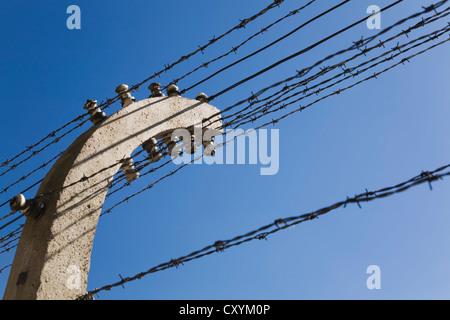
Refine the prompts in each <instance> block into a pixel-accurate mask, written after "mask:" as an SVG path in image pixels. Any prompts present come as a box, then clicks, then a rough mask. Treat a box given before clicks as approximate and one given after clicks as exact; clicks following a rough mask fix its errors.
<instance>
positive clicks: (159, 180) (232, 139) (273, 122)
mask: <svg viewBox="0 0 450 320" xmlns="http://www.w3.org/2000/svg"><path fill="white" fill-rule="evenodd" d="M447 31H448V30H447ZM429 41H431V39H429ZM447 41H450V37H449V38H448V39H446V40H444V41H441V42H439V43H437V44H435V45H432V46H430V47H428V48H426V49H424V50H422V51H420V52H417V53H415V54H413V55H410V56H409V57H407V58H404V59H402V61H400V62H398V63H396V64H394V65H391V66H390V67H388V68H386V69H384V70H382V71H379V72H377V73H375V74H374V75H371V76H370V77H367V78H365V79H363V80H360V81H358V82H356V83H354V84H352V85H350V86H348V87H345V88H343V89H340V92H339V93H341V92H344V91H346V90H348V89H350V88H353V87H354V86H356V85H359V84H361V83H364V82H366V81H369V80H371V79H374V78H376V77H377V76H378V75H381V74H383V73H385V72H387V71H389V70H391V69H393V68H395V67H397V66H399V65H400V64H402V65H403V64H404V63H405V62H406V61H410V60H412V59H413V58H415V57H416V56H418V55H421V54H423V53H425V52H427V51H429V50H431V49H433V48H435V47H437V46H439V45H442V44H444V43H446V42H447ZM405 51H406V50H405ZM390 60H391V59H389V60H388V61H390ZM362 72H363V71H361V73H362ZM336 94H338V93H337V91H335V92H333V93H330V94H328V95H326V96H324V97H322V98H320V99H317V100H315V101H313V102H311V103H309V104H308V105H305V106H301V107H300V108H298V109H295V110H293V111H291V112H289V113H287V114H284V115H283V116H281V117H279V118H278V119H272V120H271V121H270V122H267V123H264V124H262V125H259V126H257V127H256V128H253V129H251V131H255V130H258V129H261V128H263V127H266V126H268V125H271V124H272V125H275V124H276V123H278V122H279V121H280V120H283V119H284V118H286V117H288V116H291V115H293V114H295V113H297V112H301V111H302V110H304V109H306V108H309V107H310V106H312V105H314V104H316V103H318V102H320V101H322V100H324V99H326V98H329V97H331V96H334V95H336ZM281 109H284V106H282V107H281V108H278V110H281ZM248 133H249V132H248V131H247V132H243V133H240V134H237V135H235V136H233V138H231V139H230V140H227V141H226V142H225V143H221V144H218V145H217V146H216V149H217V148H221V147H223V146H224V145H226V144H227V143H230V142H233V141H234V139H236V137H238V136H241V135H246V134H248ZM201 157H203V155H200V156H198V157H195V158H194V159H193V160H191V161H188V162H186V163H184V164H182V165H181V166H180V167H178V168H177V169H176V170H174V171H171V172H170V173H168V174H166V175H164V176H162V177H161V178H159V179H158V180H156V181H155V182H153V183H151V184H149V185H147V186H146V187H144V188H143V189H141V190H139V191H138V192H135V193H133V194H131V195H129V196H127V197H126V198H124V199H123V200H121V201H119V202H117V203H116V204H114V205H113V206H111V207H110V208H109V209H107V210H105V211H104V212H103V213H102V214H101V216H103V215H105V214H108V213H110V212H111V211H112V210H113V209H114V208H116V207H118V206H119V205H121V204H123V203H125V202H128V201H129V200H130V199H132V198H134V197H136V196H138V195H140V194H141V193H143V192H144V191H146V190H149V189H151V188H153V187H154V186H155V185H156V184H157V183H159V182H161V181H163V180H165V179H166V178H168V177H171V176H173V175H174V174H175V173H177V172H178V171H180V170H181V169H182V168H184V167H186V166H187V165H189V164H191V163H193V162H194V161H196V160H198V159H200V158H201Z"/></svg>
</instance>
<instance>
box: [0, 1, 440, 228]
mask: <svg viewBox="0 0 450 320" xmlns="http://www.w3.org/2000/svg"><path fill="white" fill-rule="evenodd" d="M446 1H447V0H444V1H441V2H440V3H438V4H437V5H435V8H437V7H439V6H440V5H442V4H443V3H445V2H446ZM346 2H347V1H344V2H342V3H340V4H338V5H337V6H335V7H333V8H331V9H329V10H327V11H325V12H323V13H322V14H320V15H318V16H316V17H314V18H313V19H310V20H308V22H306V23H305V24H303V25H302V26H304V25H306V24H308V23H310V22H311V21H314V20H316V19H317V18H318V17H320V16H322V15H324V14H326V13H328V12H331V11H333V10H335V9H336V8H337V7H339V6H341V5H343V4H345V3H346ZM309 4H311V2H310V3H308V4H307V5H309ZM396 4H397V3H393V4H391V5H389V6H388V7H385V8H383V9H382V11H383V10H387V9H389V8H391V7H392V6H394V5H396ZM307 5H305V6H307ZM305 6H303V7H301V8H299V9H297V10H294V11H291V13H293V14H295V13H297V12H298V11H299V10H300V9H302V8H304V7H305ZM424 11H426V12H428V10H427V9H426V8H425V9H424ZM285 17H286V16H285ZM405 20H406V19H405ZM278 21H279V20H278ZM302 26H301V27H302ZM350 27H351V26H350ZM298 29H299V28H297V29H295V30H294V31H296V30H298ZM346 29H347V28H346ZM386 30H390V28H387V29H386ZM291 33H292V31H291ZM291 33H289V34H291ZM289 34H288V35H289ZM335 35H336V34H335ZM285 36H287V35H285ZM285 36H283V37H285ZM283 37H282V38H283ZM331 37H333V35H332V36H330V37H329V38H331ZM282 38H279V39H278V40H280V39H282ZM278 40H277V41H278ZM320 43H322V41H320ZM215 96H217V94H216V95H215ZM86 121H87V120H86ZM58 139H59V138H58ZM54 141H55V140H54ZM41 150H42V149H41ZM49 163H50V161H49V162H47V163H45V164H44V165H42V166H40V167H39V168H37V169H36V170H39V169H42V168H44V167H45V166H46V165H48V164H49ZM36 170H33V172H35V171H36ZM30 174H31V173H30ZM30 174H28V175H25V176H23V177H21V178H20V179H19V180H17V181H15V182H14V183H13V185H14V184H17V183H18V182H21V181H23V180H25V179H26V177H28V176H29V175H30ZM9 187H10V186H9ZM9 187H7V188H5V189H6V190H7V189H8V188H9ZM3 205H4V204H3ZM0 220H1V219H0Z"/></svg>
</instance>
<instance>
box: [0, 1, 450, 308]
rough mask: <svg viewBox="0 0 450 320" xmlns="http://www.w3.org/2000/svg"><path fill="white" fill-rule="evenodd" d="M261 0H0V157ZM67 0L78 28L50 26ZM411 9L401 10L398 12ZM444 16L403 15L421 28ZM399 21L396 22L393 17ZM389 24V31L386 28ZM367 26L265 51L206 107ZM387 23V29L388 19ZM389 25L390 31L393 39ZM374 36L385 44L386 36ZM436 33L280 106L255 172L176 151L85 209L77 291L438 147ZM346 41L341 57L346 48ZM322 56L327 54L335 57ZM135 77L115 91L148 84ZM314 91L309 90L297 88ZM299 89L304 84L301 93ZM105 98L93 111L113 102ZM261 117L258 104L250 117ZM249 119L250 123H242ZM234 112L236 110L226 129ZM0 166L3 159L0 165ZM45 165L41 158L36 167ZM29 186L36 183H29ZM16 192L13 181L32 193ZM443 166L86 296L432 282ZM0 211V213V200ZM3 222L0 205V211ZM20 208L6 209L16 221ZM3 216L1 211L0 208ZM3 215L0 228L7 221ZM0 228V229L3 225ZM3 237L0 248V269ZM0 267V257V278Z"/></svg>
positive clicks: (443, 129) (443, 80)
mask: <svg viewBox="0 0 450 320" xmlns="http://www.w3.org/2000/svg"><path fill="white" fill-rule="evenodd" d="M338 2H340V1H329V0H317V1H316V2H315V3H314V4H312V5H311V6H310V7H308V8H307V9H305V11H304V12H303V13H301V14H298V15H296V16H294V17H292V18H290V19H287V20H286V21H285V22H283V23H281V24H279V25H277V26H276V27H274V28H273V29H271V30H270V31H269V32H267V33H265V34H264V35H263V36H260V37H257V38H256V39H254V40H252V41H251V42H249V43H248V44H247V45H246V46H244V47H243V48H242V50H239V51H238V54H237V55H234V54H233V55H230V56H229V57H228V58H227V59H224V60H222V61H221V62H219V63H217V64H215V65H210V67H209V68H208V69H203V70H201V71H199V72H197V73H195V74H194V75H192V76H191V77H188V78H186V79H185V80H184V81H182V82H180V84H179V86H180V88H183V87H187V86H189V85H190V84H193V83H195V82H196V81H198V80H200V79H202V78H204V77H206V76H207V75H209V74H210V73H212V72H213V71H214V70H217V69H218V68H220V67H221V66H225V65H227V64H228V63H231V62H232V61H234V60H235V59H237V58H239V57H242V56H244V54H247V53H250V52H252V51H254V50H256V49H258V48H260V47H261V46H263V45H265V44H267V43H269V42H270V41H272V40H274V39H276V38H278V37H280V36H281V35H283V34H285V33H287V32H288V31H290V30H291V29H293V28H295V27H297V26H298V25H299V24H301V23H303V22H304V21H306V20H307V19H309V18H311V17H313V16H315V15H317V14H318V13H320V12H322V11H324V10H325V9H327V8H329V7H331V4H332V3H338ZM391 2H393V1H387V0H377V1H366V0H353V1H350V3H348V4H346V5H344V6H343V7H341V8H340V9H338V10H336V12H335V13H333V14H331V15H329V16H326V17H324V18H322V19H320V20H319V21H317V22H315V23H313V24H311V25H310V26H308V27H306V28H305V29H303V31H301V32H298V33H296V34H295V35H293V36H292V37H290V38H288V39H286V40H284V41H282V42H280V43H279V44H277V45H276V46H275V47H273V48H271V49H270V50H267V52H264V53H262V54H260V55H257V56H256V57H254V58H252V59H250V60H248V61H246V62H244V63H242V64H240V65H239V66H237V67H234V68H231V69H230V70H228V71H226V72H224V73H223V74H221V75H220V76H217V77H215V78H213V79H211V80H210V81H208V82H205V83H204V84H202V85H201V86H199V87H198V88H195V89H194V90H193V91H191V92H188V93H186V96H187V97H191V98H194V97H195V95H196V93H197V92H199V91H203V92H205V93H207V94H209V95H211V94H213V93H215V92H218V91H220V90H221V89H223V88H225V87H227V86H228V85H231V84H232V83H234V82H236V81H238V80H240V79H242V78H244V77H246V76H248V75H250V74H252V73H254V72H256V71H258V70H260V69H262V68H264V67H265V66H267V65H268V64H271V63H273V62H276V61H278V60H279V59H281V58H283V57H285V56H287V55H290V54H291V53H293V52H296V51H298V50H300V49H302V48H304V47H306V46H308V45H310V44H312V43H314V42H315V41H317V40H319V39H321V38H323V37H325V36H327V35H329V34H331V33H333V32H335V31H336V30H338V29H340V28H342V27H344V26H347V25H348V24H350V23H352V22H354V21H356V20H358V19H360V18H362V17H364V16H365V15H366V9H367V7H368V6H369V5H372V4H376V5H379V6H380V7H383V6H385V5H387V4H389V3H391ZM269 3H271V1H261V0H259V1H257V0H246V1H238V0H229V1H206V0H192V1H179V0H178V1H142V0H132V1H115V0H113V1H108V2H104V1H103V2H100V1H95V2H94V1H85V0H76V1H49V0H45V1H39V2H37V1H25V0H23V1H2V5H1V8H0V42H1V43H2V46H1V50H0V61H1V62H0V95H1V97H2V100H1V101H2V102H1V111H2V119H1V124H2V125H1V126H0V136H1V137H2V139H1V142H0V148H1V149H0V151H1V152H0V154H1V158H0V162H2V161H4V160H5V159H7V158H10V157H12V156H14V155H15V154H17V153H18V152H20V151H22V150H23V149H24V148H25V147H26V146H27V145H30V144H32V143H34V142H36V141H37V140H39V139H41V138H43V137H44V136H45V135H47V134H48V133H49V132H50V131H51V130H53V129H56V128H58V127H59V126H61V125H63V124H64V123H66V122H68V121H70V120H71V119H73V118H74V117H76V116H78V115H80V114H81V113H83V111H84V110H83V109H82V107H83V104H84V102H85V101H86V99H97V100H99V101H101V100H104V99H105V98H112V97H114V96H115V92H114V90H115V88H116V86H118V85H119V84H121V83H126V84H129V85H132V84H135V83H138V82H140V81H141V80H143V79H145V78H147V77H148V76H149V75H151V74H153V73H154V72H156V71H159V70H160V69H162V68H163V67H164V64H167V63H171V62H173V61H175V60H178V58H179V57H181V56H182V55H185V54H187V53H189V52H191V51H193V50H195V49H196V48H197V45H200V44H205V43H207V42H208V40H209V39H211V38H212V37H213V35H216V36H217V35H220V34H221V33H223V32H225V31H226V30H228V29H230V28H231V27H233V26H235V25H236V24H237V23H238V22H239V19H243V18H247V17H250V16H251V15H253V14H254V13H256V12H258V11H259V10H261V9H262V8H264V7H265V6H267V5H268V4H269ZM302 3H306V1H293V0H285V1H284V3H283V4H282V5H281V6H280V8H276V9H273V10H271V11H270V12H269V13H267V14H266V15H264V16H262V17H261V18H259V19H257V20H256V21H254V22H252V23H250V24H249V25H248V26H247V27H246V29H243V30H239V31H235V32H234V33H232V34H231V35H230V36H229V37H226V38H225V39H224V40H223V41H220V42H218V43H217V44H216V45H213V46H211V47H210V49H208V50H207V51H205V54H204V55H202V54H199V55H196V56H195V57H194V58H192V59H190V60H189V61H188V62H185V63H182V64H180V65H179V66H178V67H176V68H174V69H173V70H172V71H171V72H168V73H167V74H165V75H164V76H162V77H161V79H158V81H160V82H161V83H162V84H163V85H164V84H167V83H169V82H170V81H171V80H172V79H173V78H176V77H177V76H179V75H181V74H184V73H185V72H187V71H189V70H190V69H192V68H194V67H196V66H198V65H199V64H201V63H202V62H204V61H207V60H209V59H211V58H214V57H215V56H217V55H219V54H222V53H224V52H226V51H228V50H229V49H230V48H231V47H232V46H234V45H236V44H238V43H240V42H241V41H243V40H244V39H246V38H247V37H248V36H250V35H251V34H253V33H254V32H256V31H258V30H260V29H261V28H262V27H265V26H266V25H267V24H269V23H271V22H272V21H274V20H275V19H278V18H280V17H282V16H284V15H285V14H287V13H288V12H289V10H293V9H296V8H297V7H299V6H300V5H301V4H302ZM431 3H433V1H429V0H423V1H417V0H415V1H404V2H403V3H402V4H400V5H398V6H397V7H395V8H394V9H392V10H390V11H389V12H387V13H385V14H383V15H382V22H381V23H382V28H383V27H387V26H389V25H391V24H393V23H394V22H396V21H397V20H399V19H401V18H403V17H406V16H408V15H410V14H412V13H415V12H417V11H419V10H421V6H422V5H423V6H427V5H429V4H431ZM71 4H76V5H78V6H79V7H80V8H81V27H82V29H81V30H68V29H67V27H66V19H67V18H68V17H69V15H68V14H67V13H66V9H67V7H68V6H69V5H71ZM417 21H418V20H414V23H416V22H417ZM446 23H447V20H446V19H444V20H443V21H441V22H439V23H437V24H436V25H434V26H431V27H427V29H426V30H425V29H424V30H421V31H420V33H416V34H417V35H422V34H423V33H424V32H425V31H427V30H429V31H432V30H434V29H437V28H438V27H442V26H443V25H445V24H446ZM412 24H413V23H412V22H410V23H409V24H406V25H404V26H403V27H404V29H406V28H407V27H408V26H410V25H412ZM399 31H400V30H399V29H395V33H397V32H399ZM376 32H377V31H375V30H368V29H367V27H366V25H365V24H361V25H360V26H358V27H355V28H353V29H352V30H350V31H349V32H346V33H344V34H343V35H340V36H338V37H336V38H335V39H333V40H332V41H329V42H327V43H325V44H324V45H321V46H320V47H318V48H316V49H314V50H312V51H311V52H309V53H308V54H306V55H303V56H300V57H298V58H296V59H293V60H292V61H289V62H288V63H285V64H283V65H281V66H280V67H278V68H275V69H274V70H272V71H270V72H268V73H266V74H264V75H262V76H260V77H258V78H256V79H254V80H252V81H249V82H248V83H246V84H245V85H242V86H240V87H238V88H236V89H235V90H232V91H230V92H228V93H226V94H224V95H223V96H220V97H219V98H217V99H216V100H214V102H213V103H212V104H214V105H215V106H216V107H218V108H219V109H224V108H226V107H227V106H229V105H231V104H233V103H234V102H236V101H238V100H240V99H244V98H247V97H248V96H249V95H250V94H251V91H254V92H255V91H258V89H260V88H262V87H264V86H266V85H269V84H271V83H273V82H275V81H278V80H281V79H284V78H286V77H288V76H291V75H292V74H293V73H294V72H295V70H296V69H297V70H300V69H302V68H303V67H305V66H309V65H310V64H311V63H312V62H314V61H317V60H318V59H320V58H322V57H325V56H327V55H328V54H329V53H332V52H335V51H337V50H339V49H341V48H346V47H348V46H349V45H351V44H352V41H356V40H358V39H360V38H361V36H364V37H368V36H371V35H373V34H375V33H376ZM389 34H394V33H389ZM405 40H406V41H407V40H408V39H407V38H406V37H403V38H400V40H399V41H405ZM394 45H395V43H394V44H392V46H394ZM449 53H450V51H449V45H448V43H447V44H444V45H443V46H440V47H438V48H436V49H434V50H432V51H430V52H428V53H426V54H424V55H421V56H419V57H417V58H415V59H414V60H412V61H411V63H410V64H406V65H405V66H400V67H398V68H395V69H393V70H392V71H390V72H388V73H385V74H383V75H381V76H379V77H378V80H372V81H370V82H366V83H364V84H362V85H360V86H357V87H355V88H353V89H351V90H350V91H347V92H345V93H343V94H341V95H336V96H334V97H331V98H329V99H326V100H324V101H323V102H321V103H318V104H316V105H314V106H313V107H311V108H310V109H308V110H305V111H304V112H302V113H301V114H296V115H294V116H291V117H289V118H287V119H286V120H283V121H280V122H279V123H278V124H277V125H276V126H270V127H269V128H270V129H272V128H273V129H275V128H276V129H279V134H280V155H279V156H280V167H279V172H278V173H277V174H276V175H273V176H261V175H260V174H259V169H260V166H261V165H260V164H258V165H250V164H246V165H216V166H214V165H213V166H208V165H192V166H189V167H188V168H185V169H183V170H181V171H180V172H179V173H177V174H176V175H174V176H173V177H172V178H170V179H167V180H165V181H164V182H161V183H159V184H158V185H157V186H156V187H155V188H153V189H152V190H151V191H147V192H145V193H143V194H142V195H140V196H138V197H136V198H134V199H133V200H130V201H129V203H128V204H126V205H122V206H119V207H117V208H116V209H115V210H114V211H113V212H112V213H111V214H109V215H105V216H104V217H102V218H101V219H100V222H99V225H98V229H97V233H96V236H95V242H94V248H93V253H92V262H91V270H90V274H89V283H88V290H90V289H94V288H97V287H101V286H103V285H105V284H110V283H113V282H116V281H117V280H119V274H121V275H122V276H124V277H126V276H133V275H135V274H137V273H139V272H141V271H145V270H147V269H149V268H150V267H153V266H156V265H158V264H160V263H162V262H166V261H169V260H170V259H171V258H177V257H180V256H183V255H185V254H188V253H190V252H192V251H194V250H196V249H200V248H203V247H204V246H206V245H208V244H211V243H213V242H214V241H216V240H221V239H230V238H233V237H234V236H236V235H239V234H243V233H246V232H247V231H250V230H253V229H256V228H258V227H260V226H262V225H265V224H268V223H271V222H273V221H274V220H276V219H278V218H280V217H289V216H292V215H295V214H301V213H306V212H309V211H312V210H315V209H319V208H321V207H324V206H327V205H330V204H332V203H334V202H337V201H340V200H343V199H345V198H346V197H347V196H352V195H354V194H356V193H361V192H364V190H365V188H367V189H369V190H370V189H378V188H381V187H384V186H390V185H393V184H396V183H397V182H401V181H403V180H407V179H409V178H410V177H413V176H415V175H417V174H419V173H420V172H421V171H422V170H428V169H434V168H437V167H439V166H441V165H443V164H447V163H449V162H450V143H449V136H450V126H449V125H448V123H449V119H450V111H449V109H448V106H449V102H450V99H449V95H448V75H449V70H450V69H449V68H450V60H449ZM346 57H347V56H346ZM335 61H337V60H335ZM148 94H149V92H148V90H147V89H146V86H144V87H143V88H142V89H141V90H140V91H138V92H134V93H133V95H134V96H135V97H136V98H137V99H138V100H141V99H144V98H147V97H148ZM314 98H315V97H312V98H311V99H312V100H313V99H314ZM312 100H310V101H312ZM119 108H120V106H119V105H118V104H116V105H114V106H113V107H111V108H109V109H108V110H107V113H108V114H111V113H113V112H115V111H117V110H119ZM267 120H270V119H263V120H261V122H259V123H263V122H266V121H267ZM256 124H257V123H255V125H256ZM89 126H90V124H88V125H87V126H85V127H83V129H81V130H78V131H76V132H75V133H74V134H72V135H69V136H68V137H66V138H64V139H63V140H62V141H61V142H60V143H59V144H57V145H55V146H52V147H51V148H48V149H47V150H46V151H45V152H43V153H42V154H40V155H39V156H36V157H35V158H34V159H33V160H31V161H28V162H27V163H26V164H24V165H23V166H21V167H20V168H18V169H16V170H14V171H13V172H10V173H9V174H6V175H4V176H2V177H0V186H1V187H3V186H6V185H9V184H10V183H12V182H13V181H15V180H17V179H18V178H20V177H21V176H22V175H24V174H25V173H27V172H29V171H30V170H32V169H34V168H35V167H36V166H39V165H41V164H42V163H43V162H44V161H46V160H47V159H49V158H50V157H52V156H53V155H54V154H56V153H57V152H59V151H62V150H64V149H65V148H66V147H67V146H68V145H69V144H70V143H71V142H72V141H73V140H74V139H75V138H76V137H77V136H78V135H79V134H81V133H82V132H83V131H84V130H86V129H87V128H88V127H89ZM248 128H251V125H246V126H245V127H243V129H248ZM174 169H176V166H175V165H171V166H169V168H167V170H166V171H162V172H158V173H156V174H155V175H154V176H150V175H149V176H146V177H145V178H142V180H144V181H139V180H138V181H136V183H133V184H132V186H130V187H129V188H126V189H125V190H123V191H122V192H121V193H120V194H119V196H120V197H111V199H108V200H107V202H106V203H105V208H107V207H110V206H111V205H113V204H114V203H115V202H116V201H117V200H119V199H120V198H123V197H125V196H127V195H130V194H132V193H134V192H136V191H138V190H139V189H140V187H142V186H146V185H147V184H149V183H150V182H152V181H154V180H156V179H157V178H158V177H160V176H162V175H163V174H164V173H167V172H168V170H174ZM2 171H3V170H2ZM44 171H46V170H44ZM44 171H42V172H38V173H36V174H34V175H33V176H31V177H30V178H28V179H27V180H26V181H24V183H23V184H19V185H16V186H15V187H13V188H11V190H10V191H9V192H8V193H7V194H1V195H0V202H4V201H6V200H7V199H9V198H11V197H12V196H13V195H15V194H16V193H18V192H20V191H21V190H22V189H24V188H25V187H27V186H28V185H30V184H32V183H34V182H35V181H36V180H38V179H40V178H42V177H43V174H44V173H45V172H44ZM33 190H34V192H35V191H36V189H33ZM34 192H32V191H29V192H28V193H27V194H26V195H27V196H28V197H30V198H31V197H33V196H34ZM449 192H450V183H449V181H447V180H444V181H440V182H437V183H435V184H434V188H433V191H432V192H430V190H429V188H428V186H427V185H426V184H425V185H421V186H419V187H416V188H414V189H412V190H410V191H408V192H406V193H403V194H399V195H394V196H392V197H389V198H386V199H382V200H378V201H375V202H372V203H370V204H363V207H362V209H359V208H358V207H357V206H356V205H354V206H348V207H347V208H346V209H340V210H336V211H333V212H332V213H330V214H328V215H326V216H323V217H321V218H320V219H319V220H314V221H313V222H310V223H305V224H301V225H298V226H296V227H295V228H292V229H288V230H286V231H283V232H279V233H277V234H275V235H273V236H272V237H270V238H269V239H268V240H269V241H267V242H266V241H253V242H250V243H248V244H245V245H241V246H238V247H234V248H230V249H228V250H226V251H225V252H223V253H218V254H213V255H210V256H208V257H205V258H202V259H199V260H195V261H192V262H189V263H185V264H184V265H183V266H181V267H180V268H178V269H175V268H173V269H169V270H165V271H162V272H158V273H156V274H153V275H148V276H146V277H144V278H143V279H141V280H138V281H134V282H131V283H129V284H127V285H126V286H125V289H122V288H121V287H118V288H115V289H113V290H111V291H110V292H102V293H101V294H100V297H97V298H96V299H449V298H450V249H449V248H448V243H450V232H448V231H449V225H450V215H449V214H448V213H449V208H450V202H449V197H448V194H449ZM0 210H1V211H0V214H1V216H3V215H5V214H7V213H9V211H8V208H7V206H4V207H2V208H0ZM2 222H3V221H2ZM21 222H22V223H23V220H21ZM15 226H17V224H15ZM13 227H14V226H11V228H9V229H7V230H12V229H13ZM7 230H2V231H1V232H2V233H1V234H0V237H1V236H3V235H4V234H5V231H7ZM13 253H14V252H13V251H12V252H10V253H8V254H6V253H5V254H1V255H0V268H1V267H3V266H5V265H8V264H10V263H11V261H12V259H13ZM374 264H375V265H378V266H380V268H381V289H380V290H368V289H367V287H366V279H367V277H368V276H369V275H368V274H366V268H367V267H368V266H369V265H374ZM8 272H9V269H7V270H5V271H4V272H3V273H1V274H0V292H3V291H4V288H5V286H6V282H7V276H8Z"/></svg>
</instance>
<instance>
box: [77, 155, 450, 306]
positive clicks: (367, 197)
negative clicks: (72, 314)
mask: <svg viewBox="0 0 450 320" xmlns="http://www.w3.org/2000/svg"><path fill="white" fill-rule="evenodd" d="M449 167H450V164H447V165H444V166H442V167H440V168H438V169H435V170H433V171H422V172H421V173H420V174H419V175H417V176H415V177H413V178H411V179H409V180H406V181H403V182H401V183H398V184H396V185H394V186H390V187H384V188H381V189H378V190H375V191H368V190H367V189H366V190H365V192H363V193H360V194H357V195H355V196H352V197H347V198H346V199H345V200H342V201H339V202H336V203H334V204H332V205H329V206H326V207H323V208H321V209H318V210H315V211H312V212H309V213H303V214H300V215H296V216H291V217H285V218H279V219H277V220H275V221H274V222H272V223H269V224H267V225H264V226H262V227H259V228H257V229H254V230H252V231H249V232H247V233H245V234H242V235H239V236H236V237H234V238H232V239H229V240H217V241H215V242H214V243H212V244H210V245H207V246H206V247H204V248H202V249H199V250H196V251H193V252H191V253H189V254H187V255H184V256H182V257H179V258H177V259H171V260H170V261H168V262H164V263H161V264H159V265H157V266H155V267H152V268H150V269H148V270H147V271H144V272H141V273H138V274H136V275H134V276H132V277H125V278H123V277H120V278H121V280H120V281H117V282H115V283H112V284H108V285H105V286H102V287H100V288H97V289H94V290H90V291H88V292H87V294H86V295H83V296H80V297H79V299H81V300H84V299H92V298H93V296H94V295H97V294H98V293H99V292H101V291H109V290H111V289H112V288H114V287H118V286H122V287H123V286H124V284H126V283H128V282H131V281H135V280H139V279H141V278H142V277H144V276H146V275H148V274H152V273H156V272H159V271H163V270H166V269H169V268H173V267H176V268H178V267H179V266H180V265H183V264H184V263H186V262H189V261H192V260H196V259H200V258H203V257H205V256H208V255H211V254H213V253H218V252H223V251H224V250H225V249H229V248H231V247H236V246H239V245H242V244H244V243H247V242H250V241H253V240H263V239H264V240H267V237H268V236H269V235H272V234H275V233H277V232H279V231H281V230H285V229H287V228H289V227H292V226H295V225H298V224H300V223H303V222H307V221H312V220H315V219H318V218H319V217H320V216H322V215H325V214H327V213H329V212H332V211H334V210H337V209H339V208H341V207H343V208H345V207H346V206H347V205H349V204H357V205H358V207H360V208H361V203H366V202H371V201H374V200H377V199H382V198H386V197H388V196H392V195H394V194H398V193H401V192H404V191H406V190H409V189H411V188H413V187H415V186H418V185H421V184H423V183H428V185H429V187H430V190H432V187H431V183H432V182H435V181H437V180H441V179H443V178H444V177H446V176H449V175H450V171H447V172H443V173H439V172H442V171H444V170H446V169H448V168H449Z"/></svg>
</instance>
